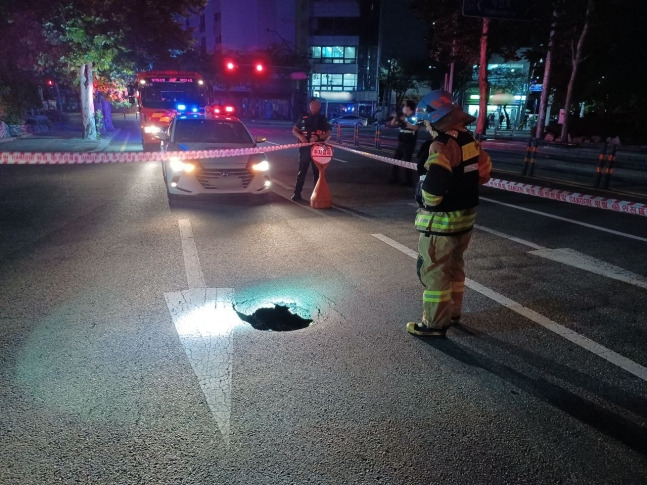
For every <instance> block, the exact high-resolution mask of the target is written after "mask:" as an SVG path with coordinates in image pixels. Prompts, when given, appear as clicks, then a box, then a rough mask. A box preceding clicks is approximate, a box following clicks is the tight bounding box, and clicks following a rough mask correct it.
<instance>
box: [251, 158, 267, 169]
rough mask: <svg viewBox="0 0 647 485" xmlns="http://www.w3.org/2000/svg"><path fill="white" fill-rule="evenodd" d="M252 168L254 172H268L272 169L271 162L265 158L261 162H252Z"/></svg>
mask: <svg viewBox="0 0 647 485" xmlns="http://www.w3.org/2000/svg"><path fill="white" fill-rule="evenodd" d="M251 169H252V170H253V171H254V172H267V171H268V170H269V169H270V162H268V161H267V160H263V161H261V162H258V163H254V164H252V166H251Z"/></svg>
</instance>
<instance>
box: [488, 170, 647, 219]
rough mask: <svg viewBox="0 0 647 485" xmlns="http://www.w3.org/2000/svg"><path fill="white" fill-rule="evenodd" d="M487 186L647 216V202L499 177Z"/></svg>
mask: <svg viewBox="0 0 647 485" xmlns="http://www.w3.org/2000/svg"><path fill="white" fill-rule="evenodd" d="M485 186H486V187H493V188H495V189H503V190H508V191H510V192H517V193H520V194H525V195H533V196H535V197H543V198H546V199H552V200H559V201H561V202H569V203H571V204H578V205H584V206H587V207H595V208H598V209H607V210H612V211H616V212H624V213H627V214H635V215H639V216H647V204H641V203H638V202H630V201H627V200H618V199H607V198H606V197H599V196H595V195H587V194H578V193H577V192H566V191H565V190H558V189H547V188H546V187H540V186H538V185H529V184H523V183H519V182H510V181H508V180H499V179H490V181H489V182H487V183H486V184H485Z"/></svg>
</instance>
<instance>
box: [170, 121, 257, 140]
mask: <svg viewBox="0 0 647 485" xmlns="http://www.w3.org/2000/svg"><path fill="white" fill-rule="evenodd" d="M174 141H175V142H176V143H253V140H252V138H251V137H250V135H249V132H248V131H247V130H246V129H245V127H244V126H243V125H242V124H241V123H238V122H236V121H229V120H212V119H185V120H178V122H177V124H176V125H175V135H174Z"/></svg>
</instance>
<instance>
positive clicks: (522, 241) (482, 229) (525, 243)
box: [474, 224, 544, 249]
mask: <svg viewBox="0 0 647 485" xmlns="http://www.w3.org/2000/svg"><path fill="white" fill-rule="evenodd" d="M474 227H475V228H476V229H478V230H479V231H483V232H489V233H490V234H494V235H495V236H499V237H503V238H505V239H509V240H510V241H514V242H516V243H519V244H523V245H524V246H528V247H531V248H533V249H544V247H543V246H540V245H539V244H535V243H533V242H530V241H526V240H525V239H520V238H518V237H514V236H510V235H508V234H504V233H502V232H499V231H496V230H494V229H490V228H488V227H484V226H480V225H478V224H474Z"/></svg>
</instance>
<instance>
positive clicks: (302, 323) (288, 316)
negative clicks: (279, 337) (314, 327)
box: [234, 304, 312, 332]
mask: <svg viewBox="0 0 647 485" xmlns="http://www.w3.org/2000/svg"><path fill="white" fill-rule="evenodd" d="M234 310H235V311H236V314H237V315H238V318H240V319H241V320H243V321H244V322H247V323H249V324H250V325H251V326H252V327H253V328H255V329H256V330H272V331H274V332H289V331H290V330H300V329H302V328H306V327H309V326H310V324H311V323H312V320H310V319H307V318H302V317H300V316H299V315H295V314H294V313H292V312H291V311H290V308H289V307H287V306H284V305H277V304H275V305H274V306H273V307H270V308H259V309H258V310H256V311H255V312H254V313H252V314H251V315H246V314H244V313H241V312H239V311H238V310H236V308H234Z"/></svg>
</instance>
